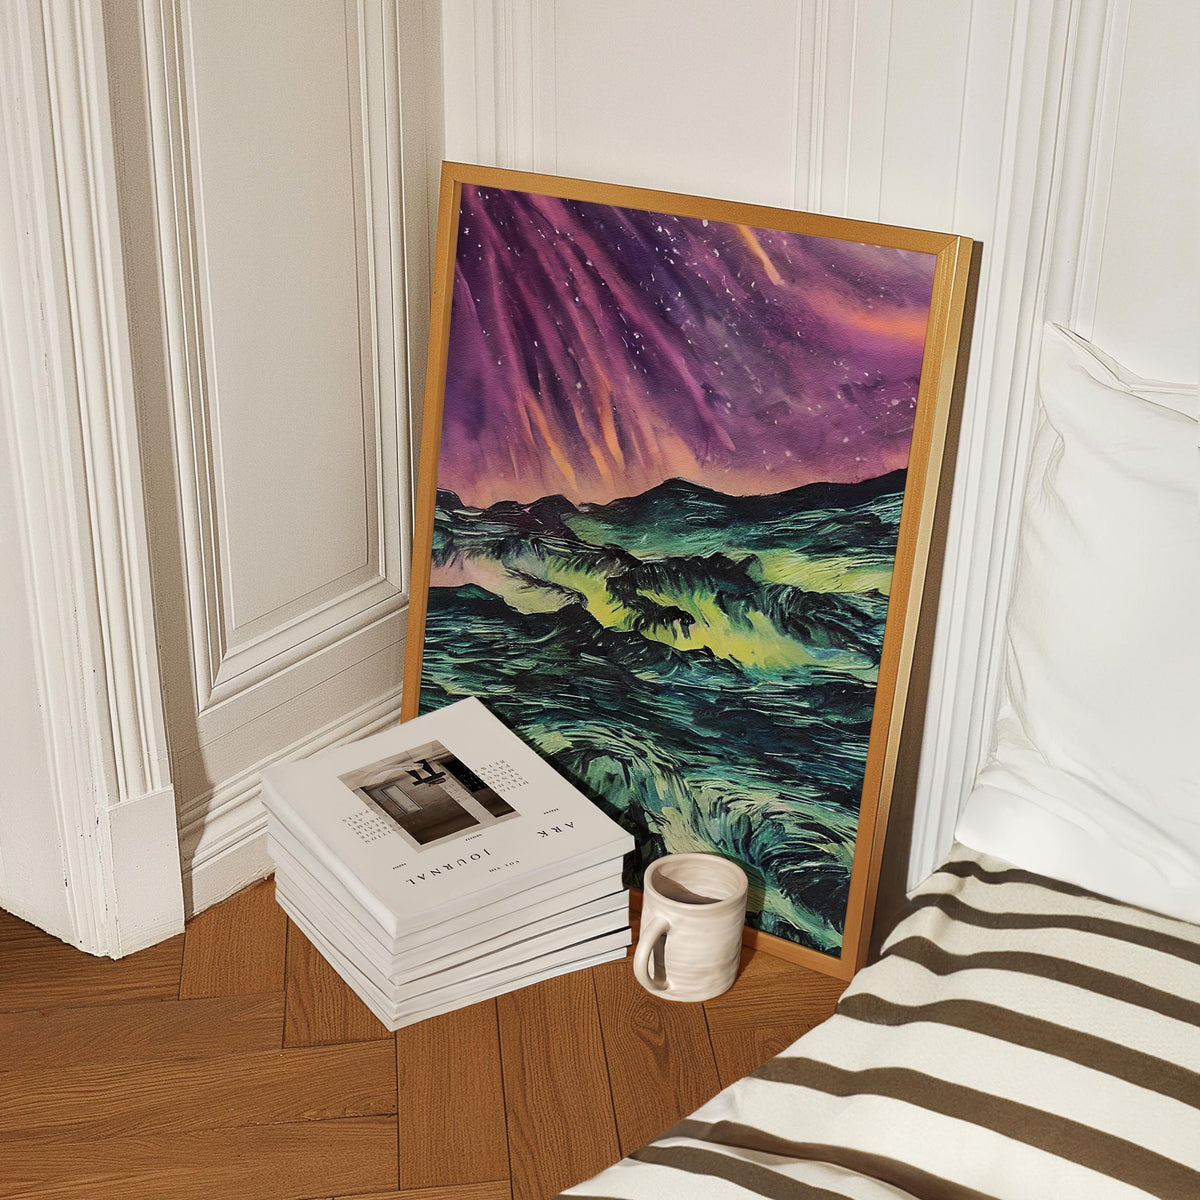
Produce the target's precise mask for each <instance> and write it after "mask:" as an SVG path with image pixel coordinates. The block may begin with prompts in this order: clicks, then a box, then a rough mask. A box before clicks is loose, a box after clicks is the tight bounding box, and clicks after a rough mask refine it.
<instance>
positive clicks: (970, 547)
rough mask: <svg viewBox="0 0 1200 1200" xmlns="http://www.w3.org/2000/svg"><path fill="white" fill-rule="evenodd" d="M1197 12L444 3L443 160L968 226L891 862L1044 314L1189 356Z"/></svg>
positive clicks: (953, 789) (1167, 365)
mask: <svg viewBox="0 0 1200 1200" xmlns="http://www.w3.org/2000/svg"><path fill="white" fill-rule="evenodd" d="M1198 16H1200V7H1198V6H1196V5H1194V4H1192V3H1190V2H1189V0H1107V2H1106V0H1087V2H1086V3H1071V2H1069V0H973V2H964V0H759V2H757V3H755V4H753V5H740V4H731V3H726V2H724V0H649V2H646V0H609V2H608V3H605V4H595V3H590V2H589V0H557V2H555V0H498V2H497V3H494V4H484V3H472V0H446V3H445V4H444V33H443V38H444V40H443V45H444V64H445V79H446V93H445V104H446V154H447V157H449V158H452V159H459V160H462V161H468V162H482V163H487V164H492V165H498V166H505V167H516V168H523V169H531V170H537V171H545V172H550V173H558V174H564V175H574V176H580V177H584V178H596V179H605V180H609V181H613V182H619V183H629V184H635V185H643V186H651V187H655V188H661V189H664V190H673V191H684V192H693V193H699V194H705V195H712V196H719V197H726V198H732V199H738V200H745V201H751V202H757V203H765V204H772V205H778V206H784V207H795V208H808V209H812V210H815V211H820V212H826V213H831V214H834V215H845V216H851V217H857V218H863V219H868V220H878V221H885V222H892V223H897V224H907V225H916V226H921V227H925V228H934V229H941V230H946V231H949V232H953V233H958V234H965V235H968V236H970V237H973V238H975V239H977V240H978V241H979V242H980V243H981V247H982V269H981V275H980V281H979V296H978V302H977V305H976V324H975V331H974V342H973V346H972V353H971V359H970V373H969V376H968V379H967V383H966V389H965V396H964V404H963V417H962V430H961V436H960V440H959V451H958V460H957V472H956V476H955V480H954V488H953V495H952V503H951V511H950V518H949V524H948V529H947V530H946V541H945V553H944V573H943V576H942V584H941V591H940V604H939V609H938V621H937V632H936V639H935V641H934V644H933V645H932V647H929V646H926V647H925V649H924V654H925V655H926V657H927V658H928V659H929V661H928V663H926V664H925V670H926V672H927V674H928V687H929V694H928V700H927V703H926V707H925V715H924V724H923V730H922V728H921V726H920V723H919V722H918V723H917V725H916V732H915V735H914V740H916V739H919V741H920V751H921V752H920V760H921V761H920V770H919V777H915V768H912V767H911V764H909V767H910V777H909V778H908V779H907V780H906V781H902V786H904V787H907V788H908V789H909V790H910V791H911V792H912V793H913V795H912V797H911V801H912V803H913V804H914V805H915V812H914V814H913V836H912V845H911V851H909V850H908V848H907V847H905V848H903V849H902V851H901V853H904V854H905V855H906V856H908V857H909V858H910V862H909V867H908V878H909V880H910V882H915V881H916V880H917V879H919V878H920V877H921V876H922V875H923V874H924V873H925V872H926V871H927V870H928V869H929V868H930V867H932V865H933V864H934V863H935V862H936V861H937V859H938V858H939V857H940V856H941V855H942V853H944V851H945V849H946V848H947V847H948V845H949V842H950V839H951V836H952V831H953V825H954V820H955V818H956V816H957V812H958V808H959V805H960V803H961V801H962V799H963V798H964V796H965V794H966V792H967V790H968V789H969V787H970V784H971V782H972V780H973V778H974V775H975V772H976V770H977V769H978V766H979V765H980V762H981V760H982V757H983V756H984V754H985V753H986V750H987V743H988V738H989V735H990V726H991V719H992V709H993V705H994V701H995V696H996V691H997V686H998V683H999V677H998V673H999V669H1000V666H999V664H1000V659H1001V656H1000V653H999V638H1000V634H999V630H1000V626H1001V617H1002V614H1003V608H1004V603H1005V598H1006V596H1007V589H1008V567H1007V564H1008V554H1009V550H1010V548H1011V545H1012V541H1013V536H1014V531H1015V526H1016V516H1017V514H1016V511H1015V508H1016V505H1015V496H1016V495H1017V494H1018V490H1017V488H1016V481H1017V480H1018V478H1019V473H1020V471H1021V469H1022V464H1023V461H1024V452H1025V444H1026V435H1027V414H1028V408H1027V404H1026V388H1025V384H1026V380H1027V378H1028V373H1029V369H1030V362H1031V353H1032V349H1033V346H1034V344H1035V340H1036V336H1037V331H1038V330H1039V329H1040V327H1041V322H1042V320H1043V318H1044V317H1047V316H1048V317H1051V318H1053V319H1056V320H1060V321H1066V322H1069V323H1071V324H1073V325H1074V326H1075V327H1076V328H1077V329H1079V330H1080V331H1081V332H1083V333H1084V334H1085V335H1091V336H1094V337H1096V338H1098V339H1100V340H1101V341H1105V342H1106V343H1107V344H1108V345H1109V347H1110V348H1111V350H1112V351H1113V352H1115V353H1116V354H1117V355H1118V356H1123V357H1124V358H1125V359H1126V361H1127V362H1128V363H1129V365H1130V366H1132V367H1135V368H1137V369H1139V370H1143V371H1146V372H1147V373H1151V374H1153V373H1160V374H1165V375H1168V376H1176V377H1184V378H1193V379H1194V378H1195V376H1196V362H1195V346H1196V331H1197V329H1198V328H1200V308H1198V304H1197V284H1196V281H1197V278H1200V272H1198V270H1197V267H1198V264H1197V259H1196V252H1197V245H1196V220H1195V212H1196V210H1195V201H1196V195H1197V188H1196V120H1195V117H1196V94H1197V83H1196V73H1195V70H1194V67H1195V63H1196V61H1197V54H1196V27H1197V18H1198ZM1185 113H1186V114H1190V116H1188V117H1185V116H1182V115H1181V114H1185ZM919 650H920V648H919ZM920 673H921V671H920V670H918V675H919V674H920ZM906 735H907V727H906Z"/></svg>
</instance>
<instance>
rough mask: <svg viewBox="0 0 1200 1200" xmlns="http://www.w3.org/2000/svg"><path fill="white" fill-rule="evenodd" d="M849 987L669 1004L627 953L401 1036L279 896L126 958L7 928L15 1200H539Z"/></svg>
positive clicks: (800, 981) (752, 963)
mask: <svg viewBox="0 0 1200 1200" xmlns="http://www.w3.org/2000/svg"><path fill="white" fill-rule="evenodd" d="M842 987H843V985H842V984H840V983H837V982H836V981H833V980H830V979H827V978H825V977H823V976H819V975H815V974H813V973H812V972H810V971H806V970H805V969H804V968H801V967H796V966H794V965H792V964H790V963H786V962H783V961H781V960H779V959H773V958H768V957H766V956H764V955H761V954H756V955H750V954H749V953H747V955H746V956H745V959H744V962H743V969H742V971H741V974H740V975H739V978H738V980H737V982H736V983H735V984H734V986H733V988H732V989H731V990H730V991H729V992H728V993H726V994H725V995H724V996H721V997H718V998H717V999H715V1000H712V1001H708V1002H707V1003H706V1004H704V1005H691V1004H685V1005H679V1004H670V1003H668V1002H666V1001H663V1000H660V999H658V998H655V997H651V996H649V995H647V994H646V993H644V992H642V990H641V989H640V988H639V987H638V986H637V985H636V984H635V983H634V981H633V979H632V977H631V975H630V973H629V964H628V961H627V960H624V961H621V962H614V963H607V964H605V965H604V966H602V967H597V968H593V970H592V971H590V972H578V973H575V974H573V975H567V976H562V977H559V978H558V979H551V980H546V981H544V982H542V983H539V984H535V985H534V986H532V987H529V988H525V989H523V990H521V991H518V992H514V993H510V994H509V995H507V996H502V997H500V998H499V999H497V1000H489V1001H486V1002H484V1003H483V1004H478V1005H473V1006H471V1007H470V1008H466V1009H462V1010H460V1011H458V1012H455V1013H449V1014H446V1016H444V1017H438V1018H435V1019H434V1020H431V1021H426V1022H423V1023H421V1024H419V1025H415V1026H411V1027H410V1028H408V1029H404V1030H401V1031H400V1032H399V1033H398V1034H389V1033H388V1032H387V1031H386V1030H385V1029H384V1028H383V1026H382V1025H380V1024H379V1022H378V1021H377V1020H376V1019H375V1018H374V1017H373V1016H371V1014H370V1013H369V1012H368V1011H367V1009H366V1008H365V1006H364V1005H363V1004H362V1002H361V1001H360V1000H359V999H358V998H357V997H356V996H355V995H354V994H353V992H352V991H351V990H350V989H349V988H348V987H347V986H346V985H345V984H344V983H343V982H342V980H341V979H340V978H339V977H338V976H337V974H336V973H335V972H334V971H333V969H332V968H331V967H330V966H329V965H328V964H327V963H326V962H325V960H324V959H323V958H321V956H320V955H319V954H318V953H317V952H316V951H315V950H314V949H313V947H312V946H311V945H310V944H309V943H308V941H307V939H306V938H304V937H303V935H302V934H300V933H299V931H298V930H296V929H295V927H294V926H291V925H290V923H288V922H286V920H285V918H284V917H283V914H282V912H281V911H279V910H278V909H277V907H276V906H275V904H274V901H273V885H272V884H271V883H270V882H267V883H265V884H261V885H257V886H256V887H254V888H252V889H249V890H247V891H246V892H243V893H240V894H239V895H238V896H235V897H232V898H231V899H230V900H227V901H225V902H224V904H222V905H219V906H217V907H215V908H213V909H210V910H209V911H208V912H207V913H204V914H202V915H201V916H200V917H198V918H196V920H194V921H193V922H191V924H190V925H189V927H188V931H187V933H186V935H185V936H184V937H180V938H174V939H172V940H171V941H170V942H166V943H163V944H162V945H161V946H156V947H153V948H151V949H150V950H147V951H142V952H141V953H140V954H136V955H132V956H130V957H129V958H127V959H123V960H121V961H120V962H111V961H109V960H107V959H95V958H91V957H89V956H87V955H85V954H82V953H80V952H79V951H77V950H74V949H72V948H71V947H69V946H65V945H63V944H62V943H60V942H58V941H56V940H55V939H54V938H51V937H49V936H47V935H46V934H43V933H42V932H41V931H39V930H36V929H34V928H33V927H32V926H28V925H26V924H24V923H23V922H20V921H17V920H16V919H15V918H13V917H10V916H8V915H7V914H3V913H0V1200H8V1198H9V1197H12V1198H16V1197H21V1200H84V1198H86V1200H159V1198H162V1200H166V1198H168V1197H169V1198H170V1200H192V1198H193V1197H194V1198H196V1200H200V1198H201V1197H203V1198H204V1200H208V1198H209V1197H210V1196H214V1195H220V1196H222V1197H223V1198H227V1200H548V1198H549V1197H550V1196H553V1195H554V1194H555V1193H556V1192H557V1191H559V1190H561V1189H562V1188H563V1187H566V1186H568V1185H570V1184H573V1183H578V1182H580V1181H581V1180H583V1179H585V1178H586V1177H587V1176H589V1175H591V1174H593V1173H594V1172H596V1171H598V1170H600V1169H601V1168H602V1167H604V1166H606V1165H608V1163H610V1162H612V1161H613V1160H614V1159H616V1158H617V1157H618V1156H619V1155H620V1154H621V1153H625V1152H628V1151H629V1150H631V1149H634V1148H635V1147H636V1146H637V1145H640V1144H642V1142H644V1141H646V1140H648V1139H650V1138H652V1137H654V1136H656V1135H657V1134H658V1133H660V1132H662V1130H664V1129H665V1128H667V1127H668V1126H669V1125H670V1124H672V1123H673V1122H674V1121H675V1120H676V1119H678V1118H679V1117H680V1116H683V1115H685V1114H686V1113H688V1112H690V1111H692V1109H694V1108H695V1107H696V1106H698V1105H699V1104H700V1103H702V1102H703V1101H704V1100H706V1099H707V1098H708V1097H709V1096H710V1095H711V1094H712V1093H713V1092H715V1091H716V1090H717V1088H718V1087H719V1086H723V1085H725V1084H727V1083H730V1082H732V1081H733V1080H734V1079H736V1078H738V1077H740V1076H741V1075H742V1074H745V1073H746V1072H747V1071H749V1070H751V1069H753V1068H754V1067H755V1066H757V1065H758V1064H759V1063H760V1062H762V1061H764V1060H765V1059H766V1058H768V1057H769V1056H770V1055H771V1054H773V1053H775V1052H776V1051H777V1050H780V1049H782V1048H783V1047H784V1046H786V1045H787V1044H789V1043H790V1042H791V1041H792V1040H794V1038H795V1037H797V1036H799V1034H800V1033H801V1032H803V1031H804V1030H805V1029H807V1028H808V1027H810V1026H811V1025H812V1024H815V1023H816V1022H817V1021H818V1020H820V1019H823V1017H824V1016H825V1015H827V1014H828V1012H829V1011H830V1010H831V1009H832V1007H833V1003H834V1001H835V1000H836V997H837V995H838V994H840V992H841V989H842ZM181 993H182V995H183V997H184V998H183V999H180V998H179V997H180V995H181ZM190 997H194V998H190ZM285 1010H286V1014H285ZM581 1130H584V1131H586V1136H580V1131H581Z"/></svg>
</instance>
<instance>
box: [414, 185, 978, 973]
mask: <svg viewBox="0 0 1200 1200" xmlns="http://www.w3.org/2000/svg"><path fill="white" fill-rule="evenodd" d="M440 222H441V224H440V231H439V262H438V267H437V284H436V291H435V298H434V311H433V327H432V334H431V355H430V367H429V384H428V389H427V395H426V413H425V424H424V430H423V442H422V467H421V479H420V484H419V495H418V509H417V522H416V525H417V528H416V536H415V548H414V582H413V590H412V607H411V614H410V626H409V654H408V661H407V664H406V678H405V715H406V716H412V715H415V714H416V712H417V711H418V710H419V711H428V710H429V709H432V708H436V707H440V706H441V705H443V704H445V703H448V702H450V701H452V700H454V699H458V698H460V697H462V696H465V695H475V696H478V697H479V698H480V699H482V700H483V701H484V702H485V703H486V704H487V705H488V706H489V707H490V708H491V709H492V710H493V711H494V712H496V713H497V714H498V715H499V716H500V717H501V718H502V719H504V720H505V721H506V722H507V723H508V724H509V725H510V726H511V727H512V728H514V729H515V730H516V731H517V732H518V733H520V734H521V735H522V736H523V737H524V738H525V739H526V740H527V741H528V742H529V743H530V744H531V745H533V746H534V747H535V748H536V749H537V750H538V751H540V752H541V753H542V754H544V755H546V756H547V757H548V758H549V759H551V760H552V761H553V762H554V764H555V765H556V766H557V767H558V768H559V769H560V770H561V771H562V772H563V773H565V774H566V775H567V776H568V777H569V778H570V779H571V780H572V781H573V782H575V783H576V784H577V785H578V786H580V787H581V788H582V789H583V790H584V791H585V792H587V793H588V794H589V795H590V796H591V797H592V798H593V799H594V800H595V802H596V803H597V804H599V805H601V806H602V807H603V808H604V809H605V810H606V811H608V812H609V813H610V814H611V815H613V816H615V817H616V818H617V819H618V820H619V821H620V822H621V823H622V824H623V825H624V826H625V827H626V828H628V829H629V830H630V831H632V832H633V833H634V834H635V837H636V841H637V853H636V858H637V862H636V863H634V865H633V878H632V882H633V883H634V885H635V886H636V884H637V882H638V880H639V878H640V871H641V870H642V869H643V868H644V866H645V865H646V864H647V863H648V862H649V861H651V860H652V859H653V858H655V857H657V856H658V855H661V854H663V853H668V852H681V851H695V850H700V851H712V852H716V853H720V854H723V855H726V856H728V857H731V858H734V859H736V860H737V861H738V862H739V863H741V864H742V865H743V867H744V868H745V869H746V871H747V874H748V875H749V877H750V882H751V898H750V903H749V912H748V917H747V920H748V925H749V927H750V928H751V929H752V930H755V931H758V935H759V937H760V940H761V939H762V938H763V937H764V936H765V938H766V940H767V941H768V942H770V943H773V944H775V946H776V947H777V948H778V947H782V948H783V949H784V951H785V952H786V951H788V950H792V949H794V950H796V951H797V953H795V954H789V956H790V957H798V958H800V959H801V960H802V961H806V960H807V959H806V956H807V957H808V958H811V959H812V960H813V961H816V962H821V961H823V962H824V963H825V964H827V965H828V966H829V969H831V970H832V971H833V972H834V973H839V966H840V967H842V968H845V969H847V970H849V969H852V967H853V966H854V965H856V964H857V961H858V960H859V959H860V958H861V952H862V947H863V943H864V936H865V934H864V931H865V929H866V926H867V922H866V919H865V914H864V911H863V910H864V908H865V907H867V905H868V901H869V898H870V893H871V891H872V888H873V878H870V876H871V875H872V873H873V872H874V871H877V868H878V852H879V842H880V841H881V839H880V838H879V837H878V836H877V826H878V825H879V824H880V822H881V818H882V816H883V815H885V814H886V800H887V789H888V787H889V786H890V781H891V773H892V771H893V770H894V763H895V750H896V743H897V738H898V736H899V724H900V721H899V717H900V714H901V711H902V706H903V696H904V687H903V684H904V680H905V679H906V677H907V671H908V662H907V657H908V656H910V654H911V643H912V632H913V622H914V621H915V616H916V608H917V604H916V600H917V598H918V597H919V588H920V576H921V567H922V566H923V562H924V557H925V554H926V551H927V546H928V540H929V537H928V535H929V523H930V521H931V518H932V507H933V494H934V491H935V488H936V481H937V468H938V464H939V463H940V458H941V441H942V438H943V436H944V428H945V416H946V410H947V408H948V401H949V396H950V384H951V381H952V378H953V371H954V358H955V354H954V352H955V349H956V347H957V338H958V327H959V324H960V323H961V322H960V318H961V311H962V291H963V284H964V280H965V267H966V262H967V260H968V259H969V249H968V247H969V245H970V243H969V242H966V241H965V239H961V238H954V237H951V236H949V235H942V234H926V233H922V232H920V231H911V230H897V229H889V228H886V227H882V226H874V225H864V224H862V223H856V222H849V221H838V220H834V219H831V218H822V217H813V216H810V215H806V214H800V213H795V212H790V211H787V210H777V209H763V208H756V207H753V206H748V205H736V204H731V203H728V202H718V201H711V200H704V199H700V198H694V197H682V196H675V195H670V194H664V193H650V192H643V191H639V190H635V189H631V188H621V187H616V186H612V185H600V184H589V183H585V182H581V181H573V180H564V179H559V178H555V177H546V176H531V175H522V174H518V173H514V172H504V171H497V170H488V169H483V168H469V167H462V166H457V165H454V164H448V165H447V166H446V168H445V172H444V177H443V194H442V209H441V214H440Z"/></svg>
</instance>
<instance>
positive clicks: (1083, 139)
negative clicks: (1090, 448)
mask: <svg viewBox="0 0 1200 1200" xmlns="http://www.w3.org/2000/svg"><path fill="white" fill-rule="evenodd" d="M1118 3H1124V0H1118ZM1107 7H1108V6H1106V5H1104V4H1100V3H1096V4H1078V3H1072V2H1071V0H1056V2H1055V3H1053V4H1040V3H1035V2H1032V0H1025V2H1023V3H1022V4H1021V5H1019V6H1018V9H1017V15H1018V22H1017V27H1016V31H1015V36H1014V37H1013V40H1012V53H1011V56H1010V63H1009V67H1010V77H1009V87H1008V91H1007V94H1008V96H1009V105H1008V110H1007V112H1006V114H1005V140H1004V145H1003V152H1002V170H1001V178H1002V180H1003V181H1004V183H1005V187H1004V188H1003V190H1002V192H1001V194H1000V195H999V196H998V197H997V214H996V218H995V222H994V227H995V229H996V233H997V244H995V245H994V246H992V247H990V250H991V258H992V268H991V270H992V273H993V278H992V279H991V280H990V281H989V285H988V286H987V287H986V288H985V289H984V290H983V292H982V293H981V296H980V301H979V303H980V311H979V312H978V314H977V331H981V332H984V333H986V338H985V339H984V340H982V341H981V343H980V344H979V346H978V358H977V361H976V364H975V372H976V379H975V382H974V386H973V391H974V394H975V395H976V396H978V397H979V404H978V405H977V410H976V411H977V416H976V419H975V420H973V421H968V422H967V423H965V424H964V430H963V440H962V443H961V444H960V447H959V470H958V475H957V478H956V487H955V493H954V497H953V500H952V507H951V511H952V513H953V520H952V525H951V529H950V536H949V544H948V546H947V552H946V566H945V572H944V577H943V587H942V596H941V614H942V616H941V621H940V623H939V630H938V639H937V642H936V644H935V650H934V657H933V663H932V680H931V684H930V704H929V714H928V717H927V722H926V735H925V742H924V746H923V751H922V762H921V772H920V779H919V783H918V794H917V811H916V815H915V819H914V828H913V844H912V852H911V856H910V865H909V883H910V884H915V883H916V882H918V881H919V880H920V879H922V878H923V877H924V876H925V875H926V874H928V872H929V871H930V870H932V868H933V867H934V866H935V865H936V864H937V862H938V861H939V860H940V859H941V858H942V857H943V856H944V854H945V851H946V850H947V849H948V848H949V846H950V844H951V842H952V840H953V833H954V826H955V823H956V821H957V818H958V813H959V811H960V808H961V805H962V803H963V801H964V800H965V798H966V796H967V794H968V792H969V791H970V788H971V786H972V784H973V782H974V779H975V776H976V774H977V773H978V771H979V768H980V767H981V766H982V765H983V763H984V761H985V760H986V757H987V754H988V752H989V750H990V738H991V731H992V730H993V728H994V726H995V719H996V709H997V706H998V704H999V698H1000V690H1001V686H1002V684H1003V676H1004V646H1005V640H1004V616H1005V613H1006V611H1007V601H1008V595H1009V590H1010V588H1011V583H1012V571H1013V559H1014V549H1015V543H1016V536H1017V528H1018V523H1019V516H1020V507H1021V499H1022V483H1023V478H1024V469H1025V464H1026V461H1027V457H1028V448H1029V439H1030V436H1031V432H1032V424H1033V411H1034V400H1033V397H1034V381H1035V377H1036V362H1037V349H1038V346H1039V344H1040V336H1041V328H1042V325H1043V323H1044V321H1045V320H1047V319H1049V320H1058V321H1065V322H1069V321H1070V320H1071V313H1072V308H1073V306H1074V304H1075V302H1076V297H1077V296H1078V295H1079V285H1080V277H1079V270H1078V268H1079V261H1080V260H1079V254H1078V246H1079V244H1080V238H1081V235H1082V230H1083V228H1084V224H1085V221H1086V209H1087V197H1088V192H1087V190H1086V176H1087V175H1088V174H1089V173H1090V167H1089V165H1088V163H1089V153H1088V147H1090V146H1092V145H1093V144H1094V141H1095V130H1096V125H1095V122H1096V117H1097V105H1096V97H1097V88H1098V85H1099V81H1100V77H1101V73H1102V71H1103V56H1102V54H1101V53H1100V50H1101V47H1102V45H1103V44H1104V30H1105V28H1106V26H1107V25H1108V12H1107Z"/></svg>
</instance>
